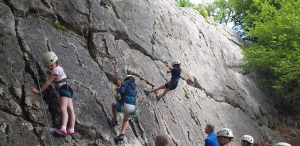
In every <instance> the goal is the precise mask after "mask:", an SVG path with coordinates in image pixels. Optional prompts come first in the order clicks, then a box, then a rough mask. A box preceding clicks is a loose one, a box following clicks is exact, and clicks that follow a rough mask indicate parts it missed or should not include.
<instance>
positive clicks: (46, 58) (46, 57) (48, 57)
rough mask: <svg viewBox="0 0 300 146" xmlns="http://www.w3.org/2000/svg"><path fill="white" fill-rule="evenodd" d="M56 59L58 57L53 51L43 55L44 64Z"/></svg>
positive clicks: (51, 62)
mask: <svg viewBox="0 0 300 146" xmlns="http://www.w3.org/2000/svg"><path fill="white" fill-rule="evenodd" d="M57 60H58V57H57V56H56V54H55V53H54V52H47V53H45V54H44V56H43V62H44V65H45V66H50V65H52V64H54V63H55V62H56V61H57Z"/></svg>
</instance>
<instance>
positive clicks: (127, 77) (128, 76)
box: [125, 75, 134, 80]
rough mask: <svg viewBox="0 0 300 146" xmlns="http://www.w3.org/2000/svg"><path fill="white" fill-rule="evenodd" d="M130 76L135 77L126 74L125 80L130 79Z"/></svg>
mask: <svg viewBox="0 0 300 146" xmlns="http://www.w3.org/2000/svg"><path fill="white" fill-rule="evenodd" d="M129 78H133V79H134V77H133V76H132V75H126V78H125V80H128V79H129Z"/></svg>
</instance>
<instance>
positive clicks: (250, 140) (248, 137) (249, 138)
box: [241, 135, 254, 143]
mask: <svg viewBox="0 0 300 146" xmlns="http://www.w3.org/2000/svg"><path fill="white" fill-rule="evenodd" d="M241 140H245V141H248V142H250V143H253V142H254V139H253V137H252V136H250V135H243V136H242V138H241Z"/></svg>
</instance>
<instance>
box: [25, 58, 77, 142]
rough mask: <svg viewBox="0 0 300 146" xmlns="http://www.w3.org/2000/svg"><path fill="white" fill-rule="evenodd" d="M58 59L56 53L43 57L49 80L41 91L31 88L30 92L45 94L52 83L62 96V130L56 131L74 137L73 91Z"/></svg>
mask: <svg viewBox="0 0 300 146" xmlns="http://www.w3.org/2000/svg"><path fill="white" fill-rule="evenodd" d="M57 60H58V57H57V56H56V54H55V53H54V52H47V53H45V54H44V56H43V62H44V65H45V66H46V67H47V68H48V70H47V72H50V76H49V78H48V80H47V81H46V82H45V83H44V85H43V86H42V88H41V89H40V90H37V89H36V88H34V87H31V88H30V91H31V92H33V93H35V94H40V93H41V92H43V91H44V90H45V89H46V88H47V87H48V86H49V85H50V84H51V83H52V82H53V83H54V85H55V88H56V89H57V91H58V93H59V95H60V111H61V118H62V126H61V128H60V130H56V131H55V133H56V134H59V135H61V136H67V134H69V135H70V136H72V137H74V136H75V132H74V127H75V113H74V109H73V101H72V97H73V89H72V88H71V87H70V85H69V83H68V80H67V76H66V74H65V72H64V70H63V68H62V67H60V66H58V61H57ZM68 119H69V120H70V125H69V129H68V130H67V123H68Z"/></svg>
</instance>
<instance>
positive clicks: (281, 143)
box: [275, 142, 291, 146]
mask: <svg viewBox="0 0 300 146" xmlns="http://www.w3.org/2000/svg"><path fill="white" fill-rule="evenodd" d="M275 146H291V145H290V144H288V143H285V142H278V143H276V144H275Z"/></svg>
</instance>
